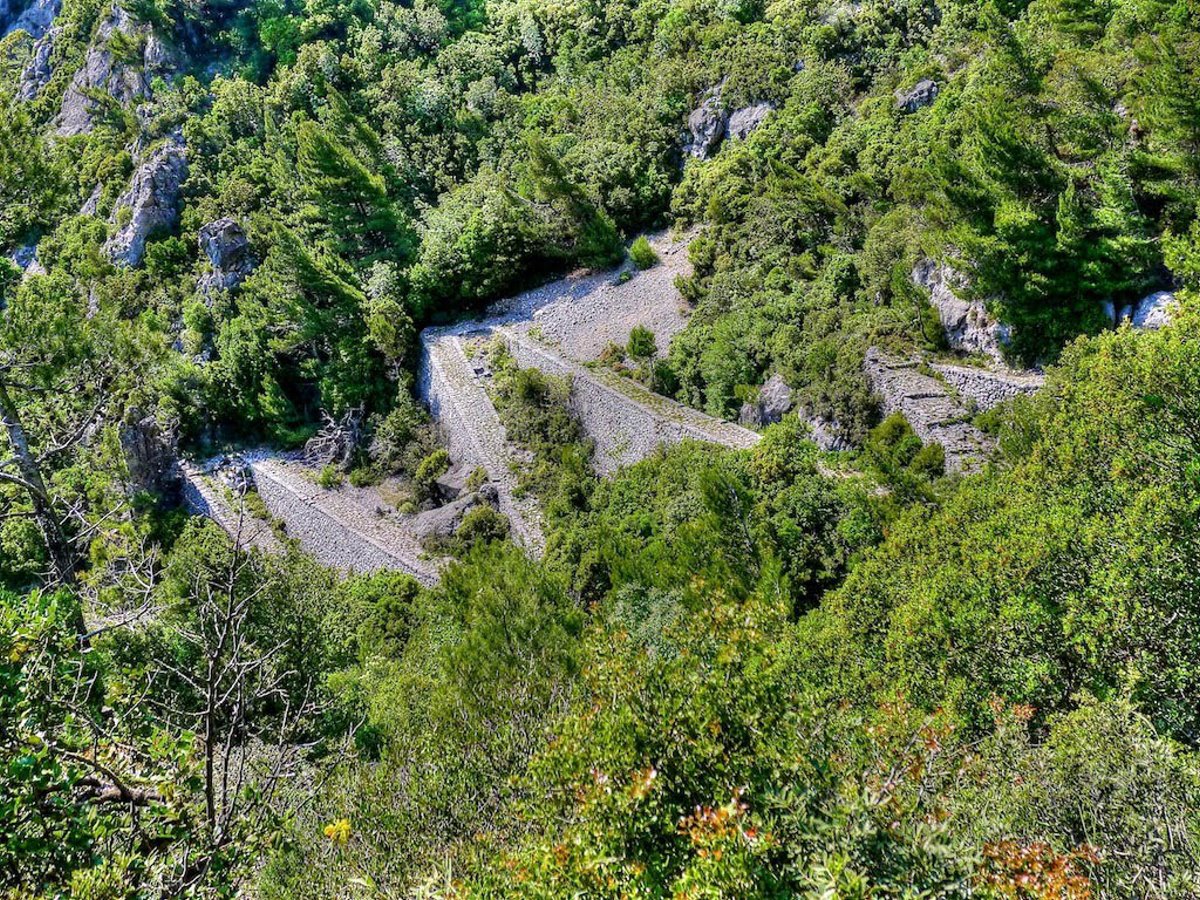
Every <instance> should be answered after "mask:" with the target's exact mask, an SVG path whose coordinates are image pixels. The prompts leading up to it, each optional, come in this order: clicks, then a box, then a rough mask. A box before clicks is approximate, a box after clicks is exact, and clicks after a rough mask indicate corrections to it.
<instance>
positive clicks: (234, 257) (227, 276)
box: [200, 218, 255, 296]
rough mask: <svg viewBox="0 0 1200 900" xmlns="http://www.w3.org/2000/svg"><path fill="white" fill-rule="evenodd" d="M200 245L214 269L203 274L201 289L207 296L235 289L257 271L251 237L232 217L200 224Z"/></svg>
mask: <svg viewBox="0 0 1200 900" xmlns="http://www.w3.org/2000/svg"><path fill="white" fill-rule="evenodd" d="M200 249H201V250H202V251H203V252H204V255H205V256H207V257H208V261H209V264H210V265H211V266H212V271H211V272H207V273H205V274H204V275H202V276H201V277H200V292H201V293H202V294H204V295H205V296H209V295H211V294H212V293H214V292H215V291H219V290H220V291H228V290H232V289H233V288H235V287H237V286H238V285H239V284H241V283H242V282H243V281H245V280H246V278H247V276H249V275H250V273H251V272H253V271H254V266H255V261H254V258H253V257H252V256H251V254H250V241H249V239H248V238H247V237H246V232H245V231H243V230H242V226H241V225H239V224H238V223H237V222H236V221H234V220H233V219H230V218H224V219H217V220H216V221H215V222H209V223H208V224H207V225H204V226H203V227H201V229H200Z"/></svg>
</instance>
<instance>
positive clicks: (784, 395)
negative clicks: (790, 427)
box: [738, 375, 792, 428]
mask: <svg viewBox="0 0 1200 900" xmlns="http://www.w3.org/2000/svg"><path fill="white" fill-rule="evenodd" d="M791 408H792V389H791V388H790V387H788V384H787V382H786V381H784V380H783V378H782V376H780V375H772V376H771V377H770V378H769V379H768V380H767V383H766V384H764V385H763V386H762V389H761V390H760V391H759V393H758V399H757V400H755V401H753V402H748V403H745V404H743V405H742V409H741V413H740V414H739V415H738V423H739V424H741V425H744V426H745V427H747V428H761V427H762V426H764V425H773V424H774V423H776V422H778V421H779V420H780V419H782V418H783V417H784V416H785V415H786V414H787V413H788V411H789V410H790V409H791Z"/></svg>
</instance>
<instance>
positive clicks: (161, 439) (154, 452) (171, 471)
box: [118, 412, 180, 503]
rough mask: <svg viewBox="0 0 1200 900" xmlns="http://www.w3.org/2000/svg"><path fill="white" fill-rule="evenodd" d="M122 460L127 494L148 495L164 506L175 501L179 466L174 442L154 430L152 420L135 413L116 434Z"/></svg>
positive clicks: (177, 494) (154, 426) (157, 429)
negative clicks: (158, 499) (161, 502)
mask: <svg viewBox="0 0 1200 900" xmlns="http://www.w3.org/2000/svg"><path fill="white" fill-rule="evenodd" d="M118 434H119V437H120V442H121V453H122V455H123V456H124V457H125V469H126V472H127V475H128V477H127V480H126V485H127V489H128V491H129V492H130V494H138V493H145V494H152V495H154V496H155V497H158V498H161V499H162V500H165V501H167V502H168V503H174V502H176V501H177V500H178V498H179V478H180V473H179V465H178V461H177V459H176V455H175V445H174V442H173V441H172V440H171V439H170V438H169V437H168V436H167V435H165V434H163V432H162V429H160V428H159V427H158V421H157V420H156V419H155V418H154V416H143V415H140V414H139V413H137V412H134V413H132V414H131V415H130V417H129V419H128V421H126V422H124V423H122V425H121V427H120V429H119V431H118Z"/></svg>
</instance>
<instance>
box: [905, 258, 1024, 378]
mask: <svg viewBox="0 0 1200 900" xmlns="http://www.w3.org/2000/svg"><path fill="white" fill-rule="evenodd" d="M912 280H913V283H914V284H916V285H918V286H920V287H923V288H925V289H926V290H928V291H929V302H930V303H931V304H933V308H934V309H935V310H937V314H938V318H939V319H941V322H942V328H943V330H944V331H945V333H946V341H947V343H948V344H949V345H950V349H952V350H955V351H958V352H960V353H982V354H985V355H986V356H990V357H991V358H992V359H993V360H995V361H996V362H998V363H1003V361H1004V348H1005V347H1006V346H1007V345H1008V343H1009V339H1010V334H1009V329H1008V326H1006V325H1002V324H1000V323H999V322H997V321H996V320H995V318H993V317H992V315H991V314H990V313H988V311H987V308H986V307H985V306H984V304H983V303H982V302H981V301H979V300H964V299H962V298H961V297H960V296H959V295H958V293H956V291H961V290H962V289H963V288H964V287H965V285H966V281H965V279H964V278H963V277H962V276H961V275H959V274H958V273H957V272H956V271H954V270H953V269H952V268H950V267H949V266H946V265H943V264H942V263H938V262H936V261H934V260H932V259H927V260H924V261H922V262H920V263H918V264H917V265H916V266H915V267H914V268H913V271H912Z"/></svg>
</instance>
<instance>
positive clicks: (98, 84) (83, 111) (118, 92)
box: [57, 5, 150, 137]
mask: <svg viewBox="0 0 1200 900" xmlns="http://www.w3.org/2000/svg"><path fill="white" fill-rule="evenodd" d="M148 31H149V28H148V26H144V25H142V26H139V25H138V24H137V23H135V22H134V21H133V18H132V17H131V16H130V15H129V13H127V12H126V11H125V10H124V9H122V8H121V7H120V6H119V5H114V6H113V7H112V10H111V11H110V12H109V13H108V15H107V16H106V17H105V18H104V21H102V22H101V23H100V27H99V29H97V31H96V36H95V38H94V39H93V41H92V44H91V46H90V47H88V50H87V54H86V55H85V56H84V60H83V65H82V66H81V67H80V69H79V71H77V72H76V73H75V76H74V78H72V79H71V84H70V86H69V87H68V88H67V91H66V93H65V94H64V95H63V102H62V107H61V109H60V110H59V113H58V119H57V126H58V133H59V135H60V136H62V137H71V136H72V135H76V134H86V133H87V132H89V131H91V130H92V124H93V122H92V120H93V116H94V114H95V113H96V112H97V111H98V109H99V106H98V105H97V101H96V100H95V99H93V97H92V96H90V95H92V94H95V93H102V94H107V95H108V96H109V97H112V98H113V99H114V100H116V101H117V102H118V103H120V104H121V105H122V106H126V105H128V104H130V103H132V102H134V101H135V100H139V99H141V98H143V97H145V96H147V95H148V94H149V92H150V82H149V79H148V78H147V77H146V73H145V72H144V71H143V69H142V67H141V66H138V65H134V64H132V63H127V62H123V61H122V60H120V59H118V58H117V56H116V54H114V52H113V49H112V47H111V43H112V40H113V36H114V35H116V34H121V35H123V36H124V37H126V38H129V39H135V40H136V39H144V37H145V34H146V33H147V32H148Z"/></svg>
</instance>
